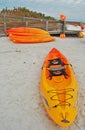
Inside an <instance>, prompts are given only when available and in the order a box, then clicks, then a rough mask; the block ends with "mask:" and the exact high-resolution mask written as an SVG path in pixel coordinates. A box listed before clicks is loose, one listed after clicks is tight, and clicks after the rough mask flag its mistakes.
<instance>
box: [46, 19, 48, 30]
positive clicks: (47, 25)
mask: <svg viewBox="0 0 85 130" xmlns="http://www.w3.org/2000/svg"><path fill="white" fill-rule="evenodd" d="M46 31H48V20H46Z"/></svg>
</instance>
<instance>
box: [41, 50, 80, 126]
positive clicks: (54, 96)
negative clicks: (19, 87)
mask: <svg viewBox="0 0 85 130" xmlns="http://www.w3.org/2000/svg"><path fill="white" fill-rule="evenodd" d="M57 58H58V59H59V58H60V59H62V62H63V63H64V67H66V68H65V71H66V73H67V75H66V77H65V75H63V74H59V72H58V74H56V76H52V77H51V78H49V71H48V70H49V69H51V70H52V71H53V70H55V69H56V68H54V67H55V65H53V64H52V65H50V67H49V61H50V60H53V59H57ZM52 67H53V68H52ZM56 67H57V69H56V70H58V69H60V68H62V67H61V66H60V64H58V65H56ZM78 93H79V90H78V82H77V80H76V77H75V74H74V71H73V68H72V66H71V64H70V63H69V61H68V60H67V58H66V57H65V56H64V55H63V54H62V53H61V52H60V51H58V50H57V49H55V48H53V49H52V50H51V51H50V52H49V54H48V55H47V56H46V58H45V61H44V64H43V67H42V73H41V82H40V94H41V99H42V101H43V104H44V106H45V109H46V111H47V113H48V115H49V116H50V118H51V119H52V120H53V121H54V122H55V123H57V124H58V125H60V126H62V127H67V126H69V125H71V124H72V123H73V122H74V120H75V118H76V116H77V113H78V101H79V96H78Z"/></svg>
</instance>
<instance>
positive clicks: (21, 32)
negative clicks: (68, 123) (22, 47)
mask: <svg viewBox="0 0 85 130" xmlns="http://www.w3.org/2000/svg"><path fill="white" fill-rule="evenodd" d="M5 33H6V34H7V35H9V38H10V40H12V41H13V42H15V43H41V42H50V41H54V40H55V38H54V37H52V36H51V35H50V34H49V33H48V32H47V31H45V30H42V29H38V28H26V27H19V28H12V29H9V30H6V31H5Z"/></svg>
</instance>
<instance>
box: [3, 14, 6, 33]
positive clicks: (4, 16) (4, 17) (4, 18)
mask: <svg viewBox="0 0 85 130" xmlns="http://www.w3.org/2000/svg"><path fill="white" fill-rule="evenodd" d="M3 20H4V31H5V30H6V28H7V27H6V15H5V14H4V15H3Z"/></svg>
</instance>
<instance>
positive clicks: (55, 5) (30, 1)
mask: <svg viewBox="0 0 85 130" xmlns="http://www.w3.org/2000/svg"><path fill="white" fill-rule="evenodd" d="M14 7H26V8H27V9H29V10H32V11H36V12H41V13H43V14H45V15H46V16H47V15H48V16H52V17H55V18H56V19H58V20H59V15H60V14H64V15H66V17H67V21H79V22H85V0H0V10H1V9H3V8H8V9H13V8H14Z"/></svg>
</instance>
